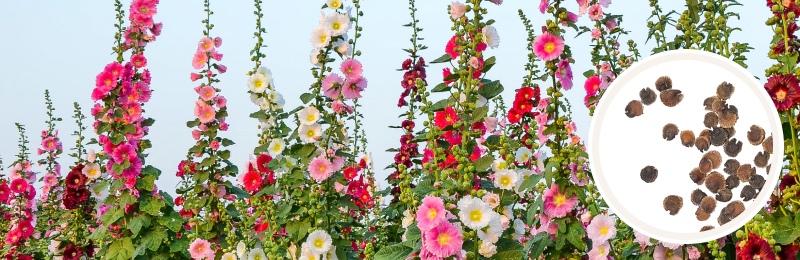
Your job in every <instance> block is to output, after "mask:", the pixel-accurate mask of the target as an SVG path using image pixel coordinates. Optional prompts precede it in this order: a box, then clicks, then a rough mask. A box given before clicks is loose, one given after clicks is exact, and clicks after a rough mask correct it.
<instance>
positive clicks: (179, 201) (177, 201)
mask: <svg viewBox="0 0 800 260" xmlns="http://www.w3.org/2000/svg"><path fill="white" fill-rule="evenodd" d="M184 202H186V199H184V198H183V197H181V196H178V197H177V198H175V205H176V206H181V205H183V203H184Z"/></svg>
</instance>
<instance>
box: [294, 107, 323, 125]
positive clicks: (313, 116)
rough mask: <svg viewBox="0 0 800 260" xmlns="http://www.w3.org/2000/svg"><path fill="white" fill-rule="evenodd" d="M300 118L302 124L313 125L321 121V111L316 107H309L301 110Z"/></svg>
mask: <svg viewBox="0 0 800 260" xmlns="http://www.w3.org/2000/svg"><path fill="white" fill-rule="evenodd" d="M298 117H299V118H300V123H301V124H304V125H313V124H316V123H317V121H319V118H320V117H319V110H318V109H317V108H316V107H314V106H308V107H307V108H306V109H303V110H300V113H298Z"/></svg>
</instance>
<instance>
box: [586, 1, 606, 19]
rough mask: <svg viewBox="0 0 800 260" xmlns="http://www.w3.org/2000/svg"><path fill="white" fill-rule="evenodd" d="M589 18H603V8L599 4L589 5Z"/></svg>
mask: <svg viewBox="0 0 800 260" xmlns="http://www.w3.org/2000/svg"><path fill="white" fill-rule="evenodd" d="M589 19H591V20H592V21H597V20H600V19H603V8H602V7H600V5H599V4H594V5H592V6H591V7H589Z"/></svg>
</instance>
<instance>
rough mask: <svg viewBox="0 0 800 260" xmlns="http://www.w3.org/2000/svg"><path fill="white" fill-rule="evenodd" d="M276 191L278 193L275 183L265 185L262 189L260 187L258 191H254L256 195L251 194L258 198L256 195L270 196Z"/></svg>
mask: <svg viewBox="0 0 800 260" xmlns="http://www.w3.org/2000/svg"><path fill="white" fill-rule="evenodd" d="M277 193H278V188H277V187H275V185H271V186H267V187H265V188H264V189H261V190H260V191H258V193H256V195H253V197H256V198H258V197H261V196H272V195H275V194H277Z"/></svg>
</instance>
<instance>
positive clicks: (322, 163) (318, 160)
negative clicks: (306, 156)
mask: <svg viewBox="0 0 800 260" xmlns="http://www.w3.org/2000/svg"><path fill="white" fill-rule="evenodd" d="M332 168H333V165H332V164H331V161H328V159H327V158H325V156H324V155H321V156H318V157H315V158H314V159H311V162H310V163H309V164H308V173H309V175H311V178H313V179H314V180H316V181H317V182H322V181H324V180H327V179H328V178H329V177H331V175H333V171H332Z"/></svg>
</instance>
